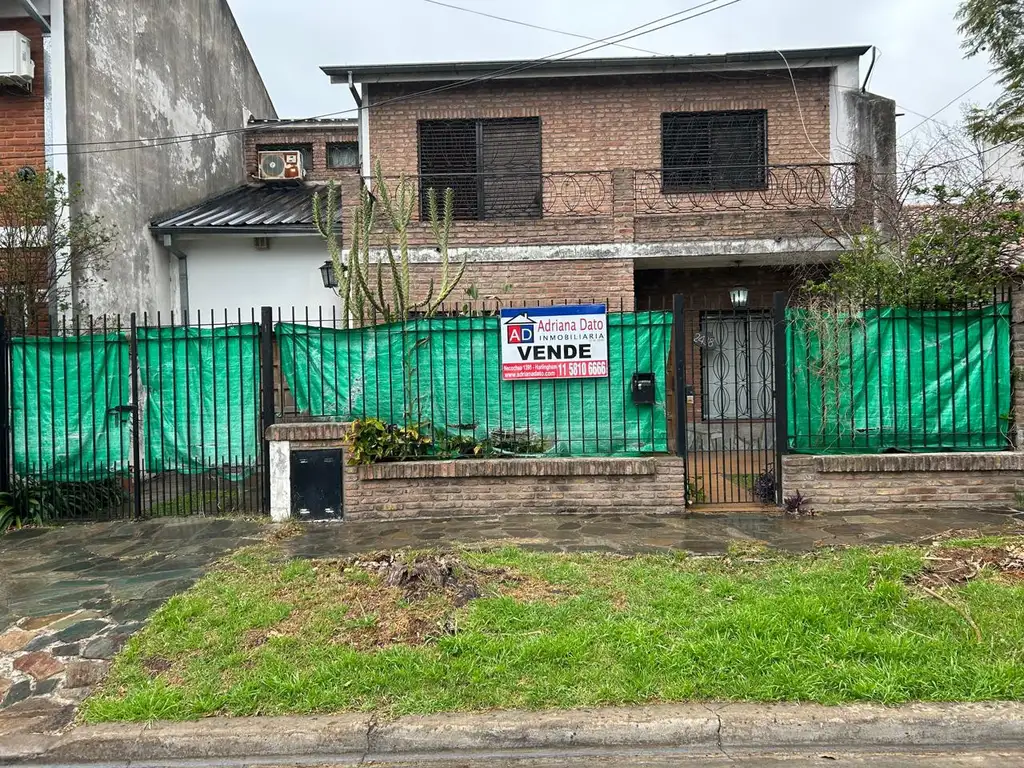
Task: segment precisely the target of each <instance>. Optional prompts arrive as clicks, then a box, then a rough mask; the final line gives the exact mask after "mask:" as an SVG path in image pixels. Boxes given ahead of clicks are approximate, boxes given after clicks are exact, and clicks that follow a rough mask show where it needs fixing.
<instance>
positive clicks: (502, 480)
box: [267, 423, 686, 520]
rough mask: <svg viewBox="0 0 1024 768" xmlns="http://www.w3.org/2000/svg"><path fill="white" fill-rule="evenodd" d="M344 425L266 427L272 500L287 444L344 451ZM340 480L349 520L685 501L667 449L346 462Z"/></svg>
mask: <svg viewBox="0 0 1024 768" xmlns="http://www.w3.org/2000/svg"><path fill="white" fill-rule="evenodd" d="M346 429H347V425H345V424H337V423H322V424H275V425H274V426H272V427H270V428H269V429H268V430H267V437H268V439H269V440H271V441H274V442H272V445H271V465H272V470H271V499H272V502H271V503H272V505H274V504H275V503H276V504H278V505H280V504H282V503H283V501H282V495H281V494H284V493H285V488H284V480H283V475H282V473H283V472H284V471H285V469H284V468H285V466H286V464H287V452H288V451H297V450H320V449H326V448H340V449H341V450H342V451H343V452H344V451H345V440H344V435H345V430H346ZM275 446H287V450H280V449H275ZM342 482H343V489H344V505H345V518H346V519H348V520H397V519H403V518H417V517H449V516H473V515H493V514H573V513H588V512H605V513H616V514H648V515H651V514H673V513H681V512H684V511H685V508H686V504H685V494H686V483H685V477H684V465H683V460H682V459H679V458H676V457H672V456H657V457H650V458H635V459H634V458H612V459H600V458H596V459H564V458H561V459H462V460H458V461H418V462H396V463H385V464H374V465H368V466H359V467H353V466H348V465H347V464H345V465H344V468H343V470H342ZM275 500H276V501H275ZM272 511H273V510H272ZM275 519H278V517H277V513H275Z"/></svg>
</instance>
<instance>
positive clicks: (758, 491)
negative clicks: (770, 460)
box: [753, 467, 776, 505]
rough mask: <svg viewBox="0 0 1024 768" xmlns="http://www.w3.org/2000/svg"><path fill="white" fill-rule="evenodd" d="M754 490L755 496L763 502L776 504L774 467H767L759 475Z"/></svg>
mask: <svg viewBox="0 0 1024 768" xmlns="http://www.w3.org/2000/svg"><path fill="white" fill-rule="evenodd" d="M753 492H754V498H755V499H757V500H758V501H759V502H761V503H762V504H771V505H774V504H775V493H776V488H775V470H774V469H773V468H772V467H765V470H764V471H763V472H762V473H761V474H760V475H758V476H757V479H756V480H755V481H754V488H753Z"/></svg>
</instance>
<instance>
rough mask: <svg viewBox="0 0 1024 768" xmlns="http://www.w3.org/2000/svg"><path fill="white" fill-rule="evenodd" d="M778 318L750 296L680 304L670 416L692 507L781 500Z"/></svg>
mask: <svg viewBox="0 0 1024 768" xmlns="http://www.w3.org/2000/svg"><path fill="white" fill-rule="evenodd" d="M780 298H781V301H782V308H783V309H782V311H784V307H785V296H784V295H781V296H779V297H776V300H775V302H774V303H778V301H779V299H780ZM723 299H724V300H723ZM778 311H779V310H778V309H777V308H776V307H775V306H774V304H773V302H772V300H771V297H769V296H764V295H760V296H759V295H750V294H747V293H746V292H745V291H739V292H735V291H734V292H733V295H731V296H730V295H723V296H721V297H720V296H718V295H716V296H695V297H691V296H676V297H675V300H674V304H673V312H674V315H675V319H674V328H673V355H674V356H675V361H674V364H675V374H676V375H675V390H676V391H675V403H674V406H675V407H674V408H673V410H672V411H671V412H672V413H673V416H674V418H675V420H676V424H675V425H674V426H675V434H676V451H677V453H678V454H679V455H681V456H683V457H684V458H685V460H686V475H687V496H688V498H689V501H690V503H691V504H693V505H700V504H742V505H750V504H757V503H765V504H772V503H775V502H776V501H777V491H776V487H777V483H776V482H775V478H776V476H777V466H776V445H777V444H778V441H780V440H785V437H784V435H785V432H784V431H782V432H780V429H779V426H780V425H779V423H778V422H777V419H776V417H777V416H779V415H780V414H779V413H778V412H777V408H776V395H777V392H776V390H777V385H776V371H777V370H781V364H780V362H779V361H778V360H777V354H776V352H777V349H776V346H777V345H776V334H777V333H778V332H779V329H778V327H777V326H778V323H777V322H776V313H777V312H778ZM782 346H784V345H782Z"/></svg>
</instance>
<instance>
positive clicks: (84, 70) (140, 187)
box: [65, 0, 276, 313]
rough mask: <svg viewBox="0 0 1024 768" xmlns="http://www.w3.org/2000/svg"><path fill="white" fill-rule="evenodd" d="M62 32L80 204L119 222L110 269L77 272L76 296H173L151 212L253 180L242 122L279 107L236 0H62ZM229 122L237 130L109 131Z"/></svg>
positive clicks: (153, 307)
mask: <svg viewBox="0 0 1024 768" xmlns="http://www.w3.org/2000/svg"><path fill="white" fill-rule="evenodd" d="M65 39H66V44H67V93H68V141H69V143H71V144H72V154H71V157H70V159H69V171H70V175H71V178H72V179H73V180H74V181H75V182H77V183H80V184H81V185H82V188H83V190H84V196H83V199H82V201H81V207H82V208H83V210H87V211H89V212H90V213H94V214H97V215H100V216H103V217H104V218H105V219H106V220H107V221H108V222H109V223H112V224H115V225H116V226H117V228H118V236H117V240H116V244H115V245H116V248H115V251H114V257H113V259H112V260H111V264H110V266H109V269H107V270H106V272H105V274H104V275H103V278H104V281H103V282H102V283H100V284H97V285H91V286H85V285H83V280H82V278H83V276H82V275H76V280H75V282H76V285H77V286H78V289H77V290H76V291H75V297H74V298H75V301H76V302H78V303H80V304H83V305H84V306H85V307H87V308H88V310H89V311H91V312H97V313H98V312H130V311H133V310H134V311H149V312H154V311H157V310H165V311H166V310H169V309H171V308H176V307H177V301H176V299H175V297H173V296H172V287H171V279H170V268H171V266H172V265H171V264H170V260H169V257H168V254H167V253H166V251H165V250H164V249H163V247H162V246H161V245H159V244H158V243H157V242H156V241H155V240H154V239H153V238H152V237H151V235H150V234H149V231H148V224H149V221H150V219H151V218H152V217H153V216H155V215H157V214H159V213H163V212H166V211H170V210H174V209H176V208H179V207H182V206H185V205H188V204H189V203H192V202H195V201H197V200H200V199H202V198H204V197H206V196H209V195H213V194H216V193H218V192H222V191H224V190H225V189H228V188H230V187H231V186H233V185H236V184H239V183H241V182H242V181H243V180H244V174H245V160H244V153H243V138H242V134H241V129H242V127H243V126H244V125H245V121H246V119H247V116H248V114H249V113H250V112H251V113H252V114H255V115H256V116H257V117H276V113H275V112H274V107H273V104H272V103H271V100H270V96H269V95H268V93H267V90H266V88H265V87H264V85H263V81H262V79H261V78H260V74H259V72H258V71H257V69H256V65H255V63H254V62H253V60H252V57H251V55H250V53H249V49H248V48H247V47H246V44H245V41H244V40H243V39H242V35H241V33H240V32H239V30H238V26H237V25H236V23H235V19H234V17H233V16H232V14H231V10H230V8H229V7H228V4H227V0H175V1H174V2H170V3H167V2H157V0H65ZM223 130H230V131H235V130H238V131H239V132H237V133H230V134H224V135H219V136H216V137H209V136H206V137H198V138H196V139H192V140H178V141H175V142H174V143H167V144H164V145H163V146H149V147H145V148H131V149H124V147H125V146H126V145H125V144H103V143H102V142H123V141H124V140H125V139H134V138H138V137H144V138H149V137H167V136H183V135H184V136H189V135H191V134H202V133H209V132H213V131H223ZM95 142H101V143H99V144H97V143H95ZM156 143H157V144H159V143H160V142H156ZM75 145H78V146H77V147H76V146H75ZM98 150H115V151H98Z"/></svg>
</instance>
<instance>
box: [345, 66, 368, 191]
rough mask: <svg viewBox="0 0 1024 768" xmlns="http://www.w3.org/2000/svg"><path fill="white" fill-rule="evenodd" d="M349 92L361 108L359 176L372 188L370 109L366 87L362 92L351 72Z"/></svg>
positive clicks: (364, 86) (349, 75) (349, 74)
mask: <svg viewBox="0 0 1024 768" xmlns="http://www.w3.org/2000/svg"><path fill="white" fill-rule="evenodd" d="M348 90H349V93H351V94H352V98H353V100H355V102H356V106H357V107H358V108H359V132H358V134H357V136H358V140H359V174H360V175H361V176H362V177H363V184H364V185H365V186H367V187H372V185H371V180H372V176H373V173H372V171H371V169H370V109H369V104H368V103H367V102H368V99H367V98H365V97H366V95H367V94H366V85H365V83H364V84H363V88H362V90H360V89H359V88H356V83H355V80H354V79H353V77H352V72H351V70H350V71H349V73H348Z"/></svg>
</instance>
